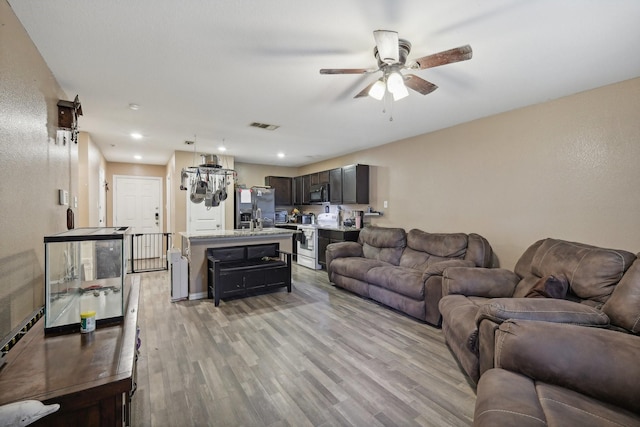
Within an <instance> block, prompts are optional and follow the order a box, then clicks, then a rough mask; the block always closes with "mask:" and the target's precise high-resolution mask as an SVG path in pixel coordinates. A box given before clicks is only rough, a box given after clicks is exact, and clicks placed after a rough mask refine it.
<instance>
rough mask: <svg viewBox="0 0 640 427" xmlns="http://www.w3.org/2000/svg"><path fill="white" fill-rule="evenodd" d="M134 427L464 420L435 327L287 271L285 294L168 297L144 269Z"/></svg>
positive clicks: (465, 391) (465, 390)
mask: <svg viewBox="0 0 640 427" xmlns="http://www.w3.org/2000/svg"><path fill="white" fill-rule="evenodd" d="M141 277H142V281H141V282H142V297H141V302H140V311H139V325H140V329H141V337H142V347H141V353H140V358H139V362H138V370H137V372H138V378H137V384H138V389H137V391H136V394H135V395H134V399H133V404H134V412H133V425H135V426H206V425H211V426H296V427H298V426H342V425H346V426H350V425H352V426H468V425H470V424H471V422H472V417H473V409H474V404H475V391H474V389H473V388H472V387H471V386H470V385H469V383H468V382H467V380H466V378H465V376H464V375H463V374H462V372H461V371H460V369H459V367H458V365H457V364H456V362H455V360H454V358H453V355H452V354H451V353H450V351H449V349H448V348H447V347H446V345H445V342H444V338H443V335H442V332H441V331H440V330H439V329H436V328H433V327H431V326H428V325H426V324H423V323H420V322H418V321H416V320H414V319H412V318H409V317H406V316H404V315H402V314H400V313H398V312H395V311H393V310H391V309H389V308H386V307H383V306H380V305H378V304H376V303H374V302H372V301H369V300H366V299H363V298H360V297H358V296H356V295H353V294H351V293H349V292H347V291H344V290H341V289H338V288H335V287H333V286H332V285H331V284H329V282H328V279H327V274H326V272H325V271H324V270H322V271H313V270H310V269H307V268H304V267H298V266H294V272H293V290H292V292H291V293H290V294H289V293H287V292H286V289H284V288H283V290H282V291H276V292H275V293H270V294H265V295H259V296H252V297H248V298H243V299H234V300H227V301H222V302H221V303H220V306H219V307H214V305H213V301H212V300H199V301H182V302H177V303H171V302H170V297H169V294H170V290H169V284H168V274H167V273H166V272H161V273H158V272H155V273H144V274H142V275H141Z"/></svg>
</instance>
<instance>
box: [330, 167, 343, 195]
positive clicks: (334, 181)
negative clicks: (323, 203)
mask: <svg viewBox="0 0 640 427" xmlns="http://www.w3.org/2000/svg"><path fill="white" fill-rule="evenodd" d="M329 202H330V203H333V204H338V203H342V168H336V169H331V170H330V171H329Z"/></svg>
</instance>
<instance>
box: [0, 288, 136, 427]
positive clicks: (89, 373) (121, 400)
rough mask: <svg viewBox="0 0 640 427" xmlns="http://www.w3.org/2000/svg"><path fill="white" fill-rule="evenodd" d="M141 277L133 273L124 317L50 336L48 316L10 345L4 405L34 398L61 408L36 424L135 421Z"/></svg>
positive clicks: (0, 382)
mask: <svg viewBox="0 0 640 427" xmlns="http://www.w3.org/2000/svg"><path fill="white" fill-rule="evenodd" d="M139 297H140V280H139V277H135V276H134V277H132V280H131V290H130V292H129V297H128V301H127V304H126V307H127V308H126V311H125V318H124V322H123V323H121V324H118V325H113V326H105V327H101V328H98V329H96V331H95V332H92V333H89V334H80V333H72V334H67V335H58V336H48V337H46V338H45V336H44V319H40V321H39V322H38V323H36V324H35V325H34V326H33V328H32V329H31V330H30V331H29V332H27V334H26V335H25V336H24V337H23V338H22V339H21V340H20V341H18V343H17V344H16V345H15V347H13V348H12V349H11V351H9V354H8V355H7V364H6V365H5V366H4V367H3V368H2V370H1V371H0V405H3V404H6V403H11V402H16V401H21V400H27V399H34V400H40V401H42V402H43V403H45V404H51V403H59V404H60V409H59V410H58V411H57V412H55V413H53V414H51V415H49V416H47V417H45V418H42V419H41V420H39V421H38V422H36V423H34V424H32V425H33V426H39V425H46V426H66V427H68V426H76V425H78V426H80V425H81V426H116V425H118V426H121V425H128V424H129V414H130V404H131V401H130V392H131V391H132V390H133V389H134V387H135V385H134V384H135V369H136V352H137V350H136V341H137V323H138V301H139Z"/></svg>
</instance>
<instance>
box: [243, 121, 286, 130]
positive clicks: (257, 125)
mask: <svg viewBox="0 0 640 427" xmlns="http://www.w3.org/2000/svg"><path fill="white" fill-rule="evenodd" d="M249 126H251V127H254V128H260V129H266V130H276V129H278V128H279V127H280V126H276V125H268V124H266V123H258V122H253V123H251V124H250V125H249Z"/></svg>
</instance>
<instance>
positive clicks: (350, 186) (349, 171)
mask: <svg viewBox="0 0 640 427" xmlns="http://www.w3.org/2000/svg"><path fill="white" fill-rule="evenodd" d="M330 190H333V189H332V188H331V189H330ZM332 192H333V191H332ZM342 203H344V204H358V205H363V204H367V203H369V166H368V165H350V166H344V167H343V168H342Z"/></svg>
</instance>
